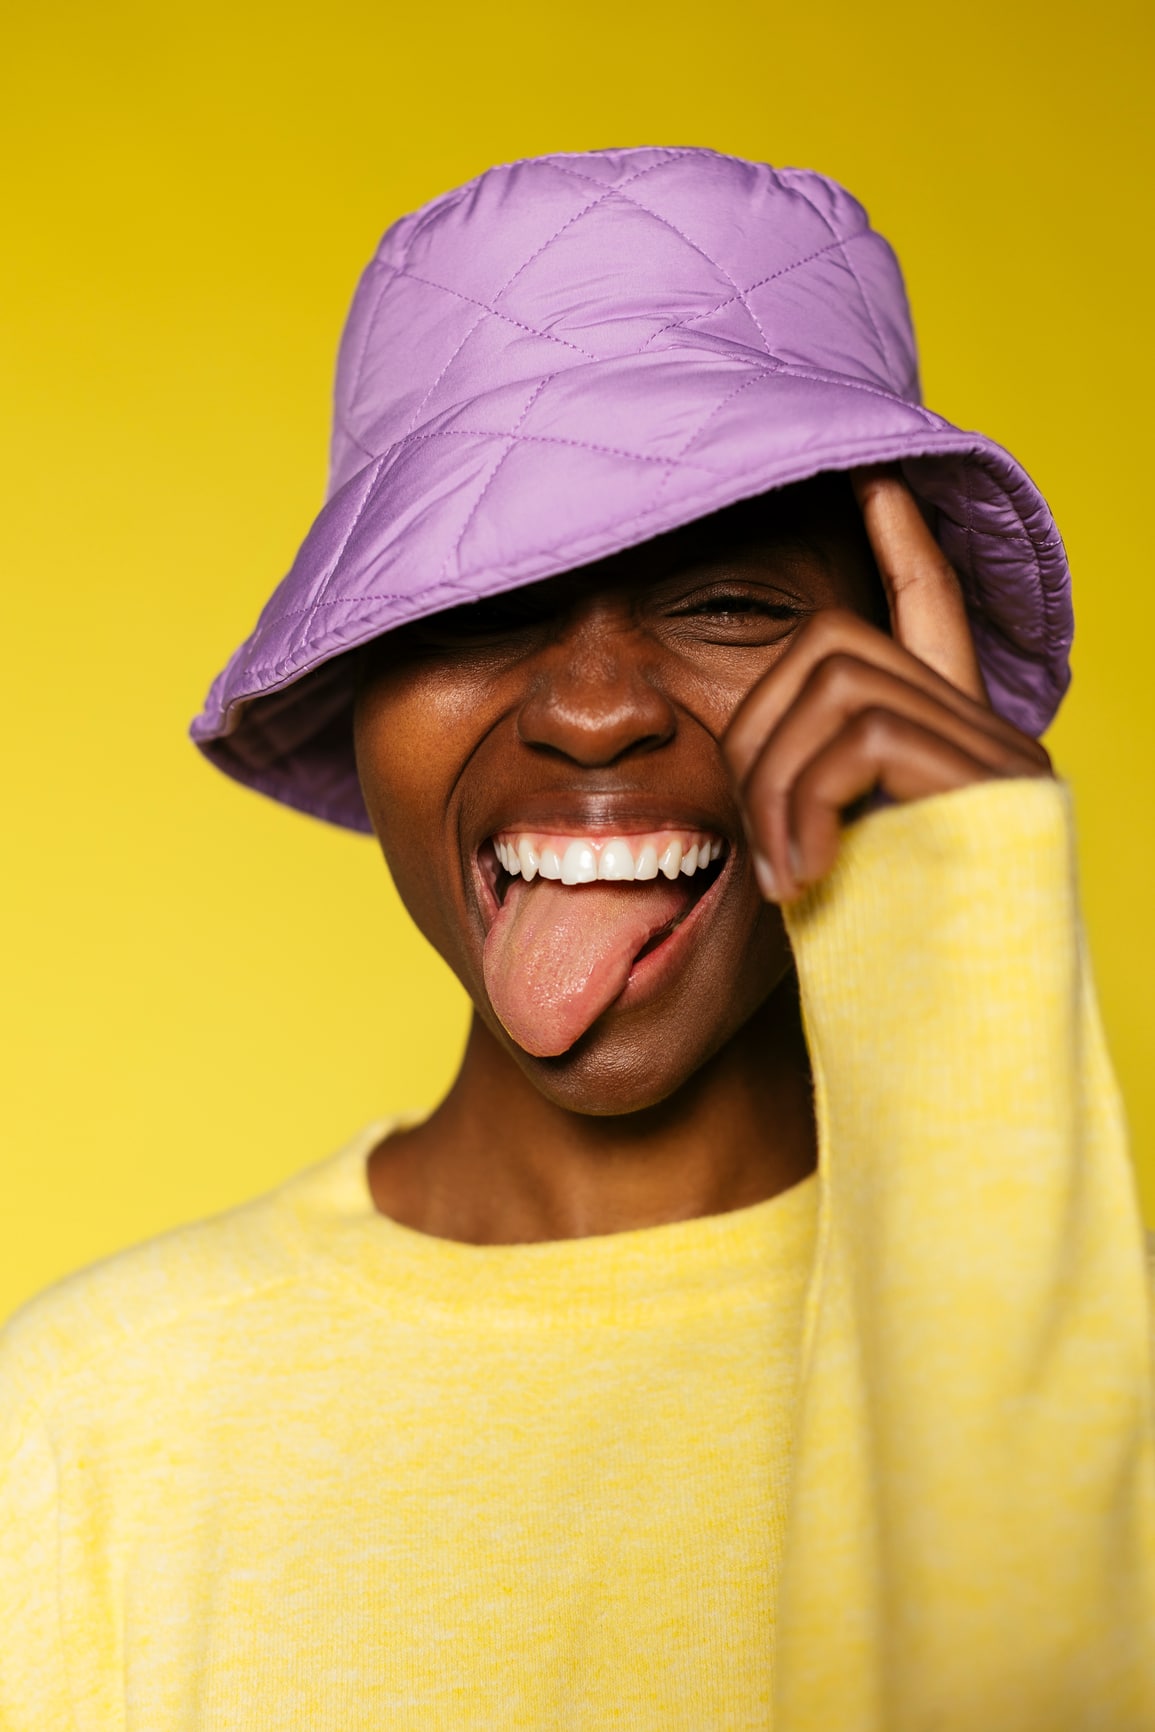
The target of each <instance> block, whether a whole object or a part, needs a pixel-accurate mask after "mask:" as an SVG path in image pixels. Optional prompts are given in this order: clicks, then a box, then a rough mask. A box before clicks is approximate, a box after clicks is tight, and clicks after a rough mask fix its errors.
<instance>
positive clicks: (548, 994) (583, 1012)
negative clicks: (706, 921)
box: [484, 879, 692, 1058]
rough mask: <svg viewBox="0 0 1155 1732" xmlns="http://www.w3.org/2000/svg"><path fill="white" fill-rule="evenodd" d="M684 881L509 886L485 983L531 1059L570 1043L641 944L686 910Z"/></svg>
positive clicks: (623, 977)
mask: <svg viewBox="0 0 1155 1732" xmlns="http://www.w3.org/2000/svg"><path fill="white" fill-rule="evenodd" d="M691 901H692V892H691V891H690V889H689V886H688V885H687V884H686V883H685V881H684V880H682V881H681V882H674V883H667V882H665V881H663V880H659V881H657V882H655V883H650V884H605V883H595V884H582V885H578V886H573V885H562V884H558V883H556V882H551V881H549V880H543V879H538V880H537V882H536V883H533V884H526V883H524V882H522V881H520V880H518V881H515V882H514V883H513V884H511V885H510V887H509V891H508V893H507V895H506V898H505V901H504V902H503V903H502V905H501V908H500V910H499V911H498V915H497V919H496V920H495V921H494V923H493V925H492V926H491V928H490V930H489V936H488V937H487V938H486V941H485V959H484V966H485V985H486V990H487V991H488V993H489V997H490V1002H491V1003H492V1005H493V1008H494V1010H496V1012H497V1014H498V1016H499V1017H500V1018H501V1021H502V1024H503V1025H504V1027H505V1028H506V1029H508V1031H509V1033H510V1034H511V1035H512V1036H513V1038H514V1040H515V1041H517V1043H518V1045H519V1046H522V1047H524V1048H525V1050H526V1052H529V1053H532V1054H533V1056H534V1057H535V1058H556V1057H557V1056H558V1054H560V1053H563V1052H568V1051H569V1049H570V1047H571V1046H572V1045H573V1044H574V1042H575V1041H576V1040H577V1039H578V1038H579V1037H580V1036H581V1035H583V1034H584V1033H585V1031H586V1029H587V1028H590V1027H591V1026H592V1025H593V1024H594V1023H595V1022H596V1021H597V1019H598V1017H599V1016H600V1015H601V1014H602V1012H603V1011H604V1010H606V1009H608V1007H609V1006H610V1005H611V1004H612V1003H613V1001H614V999H615V998H616V997H617V996H618V994H619V992H621V990H622V988H623V987H624V986H625V984H626V981H627V980H628V979H629V974H630V970H631V968H632V967H633V965H634V961H635V959H636V957H637V954H638V952H639V950H641V949H642V948H643V946H644V945H646V944H648V943H649V941H650V939H651V938H654V937H656V936H657V934H658V933H659V932H661V930H662V928H663V927H665V926H669V925H670V923H671V921H674V920H676V919H677V918H678V916H679V915H682V914H685V912H686V910H687V908H688V907H689V905H690V902H691Z"/></svg>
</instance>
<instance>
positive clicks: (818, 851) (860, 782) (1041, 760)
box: [723, 469, 1051, 902]
mask: <svg viewBox="0 0 1155 1732" xmlns="http://www.w3.org/2000/svg"><path fill="white" fill-rule="evenodd" d="M853 482H854V490H855V494H856V496H857V498H858V502H859V505H860V507H861V509H862V515H863V519H864V521H865V524H866V532H867V535H868V536H869V538H870V543H871V546H872V548H873V550H874V557H875V560H876V562H877V565H878V569H879V572H880V574H881V576H882V582H883V587H884V589H885V591H886V597H887V601H888V603H889V606H890V618H891V626H892V630H893V633H894V635H893V637H888V636H886V634H885V633H884V632H881V631H878V630H877V629H876V628H875V627H874V626H872V625H868V624H867V623H866V621H865V620H863V619H861V618H859V616H858V615H857V614H854V613H850V612H847V611H844V610H842V609H830V610H827V611H824V612H822V613H820V614H817V615H816V616H815V617H814V618H813V619H812V620H810V621H809V622H808V623H807V624H806V625H805V626H803V627H802V629H801V631H799V633H798V635H797V637H796V638H795V639H794V642H793V643H792V644H791V646H790V648H789V650H788V651H787V652H786V654H785V655H784V656H783V657H782V659H781V661H780V662H778V664H777V665H776V666H775V667H774V668H773V670H772V671H771V672H770V673H769V674H767V675H766V677H765V678H764V679H762V680H760V681H759V682H758V684H757V685H756V686H755V687H754V689H753V690H752V691H751V692H750V694H749V695H748V696H747V698H746V699H745V700H744V702H743V703H742V705H741V707H740V708H739V709H738V711H737V713H736V714H735V716H734V718H733V721H732V722H731V723H730V726H729V728H728V729H727V731H726V735H725V739H724V740H723V750H724V752H725V754H726V757H727V759H728V761H729V764H730V768H731V770H732V772H733V774H734V777H735V780H736V781H737V783H738V787H739V789H740V794H741V800H742V805H743V809H744V816H745V822H746V827H747V831H748V833H749V836H750V840H751V843H752V846H753V849H754V869H755V872H756V873H757V876H758V882H759V885H760V886H761V888H762V891H763V893H764V895H765V896H766V897H767V899H768V900H769V901H772V902H788V901H790V900H791V899H792V898H793V897H795V896H798V895H799V894H800V893H801V892H802V890H803V889H805V887H806V886H807V885H808V884H812V883H814V882H815V881H816V880H817V879H819V878H822V877H824V876H825V875H826V873H827V872H829V871H830V868H831V867H832V866H833V864H834V861H835V858H836V856H837V853H838V846H839V838H840V832H841V826H842V820H843V815H844V813H845V812H846V809H847V808H848V807H851V806H853V805H854V803H855V802H856V801H859V800H862V799H864V798H866V797H867V796H869V795H871V794H874V793H882V794H884V795H886V796H887V797H888V798H889V799H891V800H894V801H899V802H901V801H906V800H920V799H924V798H925V797H926V796H927V795H928V794H940V793H945V792H946V791H947V790H948V789H951V788H962V787H966V786H967V785H968V784H969V783H971V782H983V781H989V780H990V779H991V778H993V777H1005V776H1049V775H1050V774H1051V761H1050V759H1049V757H1048V756H1047V753H1046V751H1045V750H1044V749H1043V747H1042V746H1041V745H1040V744H1039V742H1038V741H1037V740H1034V739H1032V738H1031V737H1030V735H1028V734H1024V733H1022V732H1020V730H1019V729H1018V728H1016V727H1013V726H1012V725H1011V723H1010V722H1006V721H1003V719H1002V718H1001V717H1000V716H996V715H995V713H994V711H993V710H992V709H991V707H990V704H989V701H988V699H987V695H986V691H985V688H984V686H983V680H982V674H981V673H980V671H979V664H978V658H977V656H976V654H975V648H974V642H973V640H972V638H971V633H970V627H969V625H968V623H967V617H966V609H965V607H964V604H963V597H962V589H961V586H960V584H959V580H958V577H957V576H956V574H955V572H954V570H953V569H952V567H951V566H950V565H949V564H948V563H947V561H946V559H945V558H944V556H943V553H942V550H941V549H940V548H939V546H938V544H937V542H936V541H935V539H934V537H933V535H932V534H931V532H930V530H929V529H928V528H927V526H926V523H925V522H924V521H923V517H922V514H921V512H920V511H919V509H918V506H917V505H916V503H915V501H914V497H913V495H912V494H911V492H910V490H909V488H908V487H907V486H906V484H905V482H903V481H902V480H900V479H899V477H898V476H897V474H895V473H894V472H893V471H891V470H889V469H872V470H859V471H857V472H856V473H855V475H854V476H853Z"/></svg>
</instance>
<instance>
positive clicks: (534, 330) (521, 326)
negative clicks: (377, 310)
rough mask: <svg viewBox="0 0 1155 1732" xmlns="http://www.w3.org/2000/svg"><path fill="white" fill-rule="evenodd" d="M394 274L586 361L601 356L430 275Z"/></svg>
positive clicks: (404, 271)
mask: <svg viewBox="0 0 1155 1732" xmlns="http://www.w3.org/2000/svg"><path fill="white" fill-rule="evenodd" d="M394 276H396V277H404V278H405V279H406V281H408V282H411V283H421V284H423V285H424V287H425V288H428V289H440V290H441V292H442V294H446V295H452V296H453V297H454V299H455V300H458V301H465V302H467V303H468V304H469V305H470V306H473V307H481V308H483V309H484V311H485V312H487V313H489V314H490V315H491V317H493V318H495V319H502V320H504V322H505V323H506V324H507V325H513V326H515V327H516V329H517V330H519V331H525V332H526V334H527V335H528V336H530V337H540V338H541V340H542V342H544V343H560V344H561V346H562V347H563V348H565V349H572V350H573V352H574V354H575V355H583V356H584V357H585V359H586V360H587V361H595V362H596V361H600V360H602V358H603V357H602V356H601V355H595V354H594V352H593V350H592V349H583V348H582V346H581V344H580V343H571V342H570V341H569V339H568V338H567V337H558V336H556V335H555V334H554V332H553V331H542V330H539V329H538V327H537V326H536V325H527V324H526V322H525V320H524V319H515V318H514V317H513V314H512V313H505V312H503V311H502V310H501V308H500V307H493V306H490V304H489V302H488V301H479V300H478V299H477V297H476V296H475V295H467V294H464V293H463V292H462V290H461V289H452V288H450V286H449V284H448V283H438V282H434V280H433V278H432V277H421V276H418V274H417V272H416V271H410V270H406V269H398V270H395V271H394ZM504 292H505V291H504V289H499V290H498V294H503V293H504ZM494 298H495V299H496V296H495V297H494Z"/></svg>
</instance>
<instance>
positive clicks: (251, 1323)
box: [0, 782, 1155, 1732]
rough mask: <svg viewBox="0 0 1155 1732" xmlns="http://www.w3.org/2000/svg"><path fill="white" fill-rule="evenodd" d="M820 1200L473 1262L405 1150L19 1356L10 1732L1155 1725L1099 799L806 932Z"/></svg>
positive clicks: (1152, 1437) (1151, 1566) (9, 1518)
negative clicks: (1079, 845)
mask: <svg viewBox="0 0 1155 1732" xmlns="http://www.w3.org/2000/svg"><path fill="white" fill-rule="evenodd" d="M790 927H791V936H792V939H793V941H794V944H795V947H796V952H797V956H798V963H799V969H800V973H801V977H802V982H803V992H804V1003H805V1010H806V1017H807V1026H808V1033H809V1038H810V1043H811V1049H812V1052H813V1055H814V1060H815V1067H816V1080H817V1089H818V1106H819V1118H820V1130H821V1163H820V1173H819V1177H818V1179H817V1180H811V1181H808V1182H807V1183H805V1184H803V1185H800V1186H798V1187H797V1188H796V1189H795V1190H793V1191H791V1192H788V1193H786V1194H785V1195H784V1196H782V1197H779V1198H776V1199H774V1200H773V1201H771V1202H768V1203H763V1204H759V1205H757V1206H756V1207H754V1208H750V1209H744V1210H740V1211H737V1212H735V1213H734V1214H732V1215H727V1216H719V1217H713V1218H710V1219H707V1220H701V1221H691V1222H686V1223H681V1224H678V1225H673V1226H666V1227H657V1228H652V1229H648V1230H645V1231H641V1232H633V1233H624V1234H620V1235H614V1236H612V1237H607V1238H597V1239H588V1240H579V1241H571V1242H566V1243H562V1244H549V1245H533V1246H515V1247H496V1248H494V1247H487V1248H482V1249H478V1248H475V1247H468V1246H461V1245H454V1244H449V1243H446V1242H442V1241H438V1240H434V1239H430V1238H426V1237H424V1236H423V1235H421V1234H417V1233H413V1232H411V1231H409V1230H407V1229H405V1228H403V1227H399V1226H397V1225H396V1224H394V1223H392V1222H389V1221H386V1220H383V1219H382V1218H381V1217H379V1216H377V1215H375V1214H374V1212H373V1209H372V1205H371V1202H370V1199H369V1195H368V1190H367V1185H366V1180H365V1165H364V1163H365V1155H366V1152H367V1150H368V1148H369V1147H370V1146H371V1144H372V1142H373V1141H374V1140H375V1138H376V1136H378V1135H380V1134H381V1129H382V1127H371V1128H370V1129H369V1130H368V1131H367V1132H365V1133H364V1134H363V1135H362V1136H361V1137H360V1138H359V1139H358V1140H357V1141H356V1142H355V1143H354V1144H353V1145H352V1146H351V1147H350V1148H349V1149H347V1150H346V1151H345V1152H344V1153H342V1154H341V1155H339V1156H338V1157H337V1158H336V1159H335V1160H331V1161H329V1162H326V1163H325V1164H323V1165H322V1166H320V1167H318V1168H314V1169H313V1170H311V1171H310V1172H308V1173H306V1174H304V1175H302V1176H301V1177H299V1178H298V1179H295V1180H293V1181H292V1182H291V1183H289V1184H288V1185H286V1186H284V1187H283V1188H282V1189H281V1190H279V1191H277V1192H275V1193H274V1194H273V1195H272V1196H271V1197H269V1198H266V1199H263V1200H261V1201H260V1202H258V1203H256V1204H253V1205H250V1206H249V1207H247V1208H245V1209H241V1210H238V1211H236V1212H234V1213H233V1214H231V1215H228V1216H225V1217H223V1218H222V1219H220V1220H217V1221H213V1222H208V1223H205V1224H203V1225H200V1226H197V1227H193V1228H190V1229H186V1230H183V1231H181V1232H178V1233H175V1234H172V1235H170V1236H168V1237H167V1238H165V1239H162V1240H159V1241H156V1242H155V1243H153V1244H151V1245H148V1246H145V1247H143V1248H142V1249H140V1250H137V1251H133V1252H130V1253H128V1254H126V1255H123V1256H121V1257H118V1258H115V1259H113V1260H112V1261H111V1262H110V1263H107V1264H105V1265H103V1266H102V1267H100V1268H97V1269H95V1270H92V1271H89V1272H86V1273H84V1274H81V1275H78V1276H75V1277H73V1278H72V1279H71V1280H69V1281H67V1282H65V1283H63V1284H62V1285H61V1286H60V1287H58V1288H56V1289H54V1290H53V1291H51V1292H49V1293H48V1294H45V1295H44V1296H42V1297H41V1298H40V1299H38V1300H37V1301H35V1302H34V1303H33V1304H32V1305H31V1306H29V1307H27V1308H26V1309H25V1311H24V1312H22V1313H21V1314H20V1315H19V1316H18V1317H17V1318H16V1319H15V1320H14V1321H13V1322H12V1323H11V1324H10V1325H9V1327H8V1329H7V1331H6V1332H5V1334H4V1336H3V1339H2V1343H0V1728H3V1732H66V1729H67V1732H114V1729H115V1732H225V1729H226V1728H227V1729H228V1732H249V1729H252V1732H256V1729H258V1728H259V1729H260V1732H282V1729H283V1732H305V1729H306V1728H307V1729H308V1732H360V1729H365V1732H368V1729H369V1728H373V1729H374V1732H380V1729H382V1728H389V1732H403V1729H406V1728H412V1729H413V1732H417V1729H418V1728H420V1729H421V1732H441V1729H444V1732H465V1729H467V1728H476V1729H478V1732H480V1729H482V1728H485V1729H486V1732H491V1729H493V1728H510V1729H513V1728H535V1729H540V1732H546V1729H549V1732H554V1729H557V1728H583V1729H586V1728H588V1729H590V1732H594V1729H598V1732H600V1729H602V1728H608V1727H621V1728H623V1729H624V1732H658V1728H662V1729H663V1732H678V1729H680V1728H685V1729H686V1732H690V1729H691V1728H693V1729H694V1732H729V1729H731V1728H765V1727H768V1726H771V1725H773V1726H774V1727H775V1728H776V1732H932V1729H933V1732H1076V1729H1080V1732H1082V1729H1086V1732H1090V1729H1091V1728H1103V1729H1105V1732H1141V1729H1142V1732H1152V1729H1155V1424H1153V1416H1152V1395H1151V1384H1150V1378H1149V1322H1148V1301H1147V1295H1146V1288H1145V1279H1144V1270H1143V1251H1142V1235H1141V1231H1140V1226H1139V1220H1138V1215H1137V1212H1136V1207H1135V1202H1134V1197H1133V1190H1132V1183H1131V1177H1130V1172H1129V1169H1128V1165H1127V1158H1126V1152H1125V1144H1124V1136H1123V1130H1122V1124H1121V1118H1120V1113H1119V1109H1118V1103H1117V1100H1116V1096H1115V1090H1114V1086H1113V1083H1112V1080H1111V1075H1110V1071H1109V1067H1108V1064H1107V1060H1106V1057H1105V1055H1104V1050H1103V1045H1102V1040H1101V1036H1100V1032H1099V1028H1098V1023H1097V1018H1096V1015H1095V1011H1094V1006H1093V1000H1092V998H1091V994H1090V988H1089V984H1088V980H1087V973H1086V964H1085V959H1084V958H1083V955H1082V952H1081V949H1080V941H1079V933H1078V923H1077V911H1076V906H1075V895H1074V876H1073V867H1072V859H1071V834H1070V820H1069V813H1068V807H1067V801H1066V797H1065V794H1064V792H1063V790H1062V789H1060V788H1058V787H1055V786H1054V785H1051V784H1048V783H1043V782H1009V783H999V784H993V785H987V786H985V787H981V788H976V789H970V790H967V791H965V792H963V793H958V794H951V795H945V796H941V797H939V798H937V799H934V800H930V801H926V802H924V803H922V804H920V805H916V806H909V807H904V808H896V809H892V810H889V811H885V812H880V813H877V814H875V815H874V816H872V817H870V818H868V819H866V820H865V821H864V822H862V823H861V824H860V825H858V826H857V827H856V829H855V830H854V831H853V832H852V833H851V834H850V835H849V836H848V838H847V844H846V847H845V849H844V854H843V858H842V860H841V862H840V864H839V866H838V868H837V870H836V872H835V874H834V875H833V876H832V878H831V879H830V880H829V881H828V882H827V883H826V884H825V885H823V886H822V887H821V888H820V889H819V890H818V891H816V892H815V893H814V894H813V895H811V896H810V897H809V898H808V899H807V900H806V901H805V903H804V904H802V905H801V906H799V907H798V908H796V909H795V910H793V911H792V913H791V915H790Z"/></svg>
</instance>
